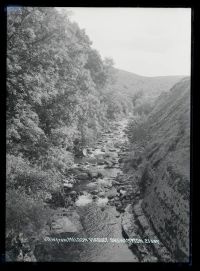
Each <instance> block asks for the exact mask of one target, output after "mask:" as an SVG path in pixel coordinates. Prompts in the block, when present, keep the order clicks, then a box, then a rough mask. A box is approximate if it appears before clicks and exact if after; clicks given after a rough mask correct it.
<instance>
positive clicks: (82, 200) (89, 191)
mask: <svg viewBox="0 0 200 271" xmlns="http://www.w3.org/2000/svg"><path fill="white" fill-rule="evenodd" d="M190 71H191V9H190V8H122V7H118V8H117V7H116V8H94V7H30V6H29V7H27V6H26V7H25V6H9V7H7V78H6V82H7V100H6V102H7V111H6V122H7V127H6V131H7V136H6V139H7V152H6V262H133V263H144V262H146V263H152V262H154V263H156V262H168V263H169V262H172V263H179V262H181V263H188V262H189V258H190V235H189V233H190Z"/></svg>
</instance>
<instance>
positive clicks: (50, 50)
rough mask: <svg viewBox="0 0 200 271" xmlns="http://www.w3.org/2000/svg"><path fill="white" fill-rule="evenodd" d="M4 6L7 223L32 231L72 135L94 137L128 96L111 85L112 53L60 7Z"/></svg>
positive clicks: (41, 220)
mask: <svg viewBox="0 0 200 271" xmlns="http://www.w3.org/2000/svg"><path fill="white" fill-rule="evenodd" d="M7 14H8V16H7V225H8V228H9V229H11V228H13V229H14V230H16V231H18V232H19V231H28V228H29V227H30V229H31V231H32V232H34V231H36V230H37V231H39V230H40V229H41V228H42V227H43V226H44V224H45V219H46V218H47V216H48V215H45V213H46V214H49V213H48V212H47V211H46V210H47V209H46V207H45V206H46V205H45V198H46V196H47V195H48V193H52V192H53V191H54V192H55V191H56V189H57V190H59V186H60V184H61V182H62V180H63V179H64V178H66V172H67V171H68V169H69V168H70V167H71V166H72V165H73V162H74V155H75V151H74V150H75V148H74V147H75V144H76V143H75V142H77V141H78V142H79V143H80V144H79V145H78V146H79V147H80V148H83V147H84V146H87V145H90V144H92V143H94V142H95V140H96V139H97V137H98V136H99V134H100V132H101V131H102V129H104V128H106V127H107V126H109V123H110V121H111V120H115V119H116V118H118V117H121V116H123V115H125V114H127V112H128V110H127V105H128V107H130V103H129V101H128V100H125V101H123V99H122V97H121V96H120V95H119V94H117V95H115V94H114V93H115V89H113V88H112V87H111V85H112V83H113V82H114V78H115V72H114V68H113V65H114V63H113V61H112V59H109V58H107V59H104V60H103V59H102V58H101V56H100V54H99V52H98V51H96V50H95V49H93V48H92V47H91V44H92V42H91V41H90V39H89V37H88V36H87V35H86V33H85V30H83V29H80V27H79V26H78V25H77V24H76V23H74V22H71V21H70V19H69V16H68V14H67V13H63V12H60V11H58V10H57V9H56V8H46V7H19V8H8V13H7ZM30 237H31V233H30Z"/></svg>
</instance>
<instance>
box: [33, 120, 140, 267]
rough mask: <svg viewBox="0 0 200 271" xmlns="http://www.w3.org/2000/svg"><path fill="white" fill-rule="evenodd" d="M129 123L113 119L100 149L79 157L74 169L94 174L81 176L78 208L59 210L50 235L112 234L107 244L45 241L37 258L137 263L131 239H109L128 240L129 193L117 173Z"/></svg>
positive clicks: (102, 235) (76, 185)
mask: <svg viewBox="0 0 200 271" xmlns="http://www.w3.org/2000/svg"><path fill="white" fill-rule="evenodd" d="M126 126H127V120H121V121H118V122H116V123H113V124H112V128H111V129H110V131H107V132H105V133H103V134H102V137H101V138H100V139H99V141H98V142H97V144H96V146H95V148H91V149H89V150H88V152H87V155H86V156H85V157H84V158H81V159H77V161H76V164H75V166H74V167H75V168H82V169H83V168H84V169H85V170H87V171H88V172H90V173H92V176H93V177H94V178H83V176H84V174H85V173H82V180H79V181H78V182H77V183H75V184H74V186H73V191H74V193H75V194H76V198H75V200H74V205H73V207H70V208H71V209H70V208H68V209H65V208H60V209H59V210H60V211H59V212H60V214H59V215H57V219H55V221H54V224H53V225H52V234H51V236H50V237H51V238H53V237H57V238H59V239H61V238H63V239H66V238H69V237H74V238H107V240H108V242H95V241H94V242H55V241H46V242H45V241H44V242H43V243H42V244H40V245H39V246H37V247H36V251H35V254H36V257H37V260H38V261H62V262H65V261H66V262H69V261H70V262H118V261H119V262H138V258H137V257H136V256H135V255H134V254H133V253H132V251H131V250H130V249H129V248H128V245H127V244H126V243H114V242H110V240H111V239H110V238H118V239H123V238H124V237H123V236H122V228H121V209H120V208H121V205H122V201H123V196H124V195H125V194H126V193H127V191H125V190H124V187H123V186H119V188H118V187H117V186H116V183H117V181H116V177H117V176H119V175H122V174H123V173H122V171H121V169H120V164H119V162H118V159H119V154H120V153H123V148H124V146H125V145H126V142H127V137H126V135H125V132H124V130H125V128H126ZM126 189H127V187H126ZM59 212H58V213H59ZM101 240H102V239H101Z"/></svg>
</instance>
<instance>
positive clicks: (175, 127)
mask: <svg viewBox="0 0 200 271" xmlns="http://www.w3.org/2000/svg"><path fill="white" fill-rule="evenodd" d="M147 125H148V127H149V135H150V137H151V139H150V141H149V142H148V145H147V148H146V150H145V152H144V154H143V155H144V158H143V164H142V166H141V169H140V170H141V185H142V186H143V188H144V195H143V197H144V202H143V209H144V211H145V213H146V215H147V217H148V218H149V220H150V221H151V222H152V224H153V225H154V227H155V229H156V231H157V232H158V233H159V235H160V237H161V239H162V240H163V242H164V243H165V244H166V245H167V246H168V248H169V249H170V250H171V251H172V252H173V253H174V255H175V257H176V258H177V259H179V260H180V261H187V259H188V253H189V235H188V234H189V233H188V230H189V172H190V163H189V160H190V80H189V79H188V78H184V79H182V80H181V81H180V82H179V83H177V84H176V85H175V86H174V87H173V88H172V89H171V90H170V91H169V92H168V93H166V94H165V95H161V96H160V97H159V99H158V100H157V102H156V107H155V108H154V110H153V112H152V113H151V115H150V116H149V118H148V124H147ZM133 132H134V131H133Z"/></svg>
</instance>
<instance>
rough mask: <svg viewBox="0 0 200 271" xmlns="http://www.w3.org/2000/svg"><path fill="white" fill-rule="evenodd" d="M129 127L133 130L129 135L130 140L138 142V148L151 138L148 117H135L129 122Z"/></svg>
mask: <svg viewBox="0 0 200 271" xmlns="http://www.w3.org/2000/svg"><path fill="white" fill-rule="evenodd" d="M128 129H129V131H131V132H130V133H129V135H128V137H129V140H130V141H131V142H132V143H135V144H137V146H138V148H139V147H143V146H145V143H146V141H148V139H149V133H148V123H147V118H146V117H135V118H134V119H133V120H132V121H131V122H130V123H129V128H128Z"/></svg>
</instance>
